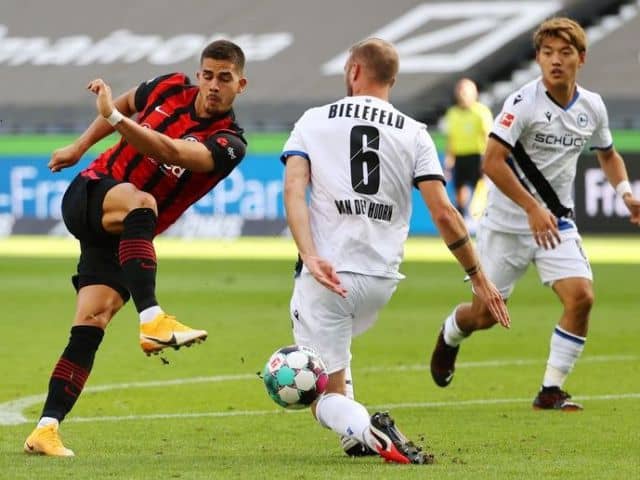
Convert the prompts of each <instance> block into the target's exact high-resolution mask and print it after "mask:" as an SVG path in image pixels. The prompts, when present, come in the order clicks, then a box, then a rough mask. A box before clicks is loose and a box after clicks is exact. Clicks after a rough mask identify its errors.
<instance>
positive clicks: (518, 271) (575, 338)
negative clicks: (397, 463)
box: [431, 17, 640, 411]
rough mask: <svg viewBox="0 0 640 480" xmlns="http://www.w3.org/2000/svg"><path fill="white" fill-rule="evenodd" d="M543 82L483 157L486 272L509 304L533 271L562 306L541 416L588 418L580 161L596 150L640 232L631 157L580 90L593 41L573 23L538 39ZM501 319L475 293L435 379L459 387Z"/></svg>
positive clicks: (459, 310) (511, 111)
mask: <svg viewBox="0 0 640 480" xmlns="http://www.w3.org/2000/svg"><path fill="white" fill-rule="evenodd" d="M533 40H534V45H535V49H536V61H537V62H538V64H539V66H540V69H541V71H542V77H541V78H539V79H537V80H535V81H533V82H530V83H528V84H526V85H525V86H523V87H522V88H521V89H520V90H518V91H516V92H514V93H513V94H512V95H511V96H509V97H508V98H507V100H506V101H505V103H504V107H503V109H502V112H501V113H500V114H499V115H498V117H497V118H496V121H495V124H494V126H493V129H492V132H491V134H490V138H489V143H488V145H487V150H486V153H485V157H484V170H485V173H486V174H487V175H488V176H489V177H490V178H491V180H492V181H493V182H494V184H495V185H494V186H493V187H492V190H491V191H490V193H489V201H488V204H487V208H486V210H485V213H484V217H483V218H482V220H481V222H480V229H479V231H478V252H479V254H480V259H481V263H482V268H483V269H484V270H485V271H486V272H487V275H488V277H489V278H490V279H491V280H492V281H493V282H494V283H495V284H496V286H497V287H498V288H499V289H500V293H501V294H502V295H503V297H504V298H505V299H507V298H508V297H509V295H510V294H511V293H512V291H513V288H514V286H515V283H516V281H517V280H518V279H519V278H520V277H521V276H522V274H524V272H525V271H526V269H527V267H528V265H529V263H534V264H535V266H536V268H537V270H538V274H539V276H540V279H541V281H542V282H543V283H544V284H545V285H548V286H551V287H552V288H553V291H554V292H555V293H556V295H557V296H558V298H559V299H560V301H561V302H562V305H563V312H562V316H561V317H560V321H559V322H558V324H557V326H556V327H555V328H554V331H553V333H552V335H551V345H550V353H549V359H548V361H547V368H546V371H545V374H544V378H543V381H542V387H541V389H540V391H539V392H538V394H537V396H536V397H535V399H534V401H533V407H534V408H535V409H551V410H564V411H572V410H580V409H582V406H581V405H579V404H577V403H575V402H572V401H570V398H571V397H570V395H569V394H568V393H567V392H566V391H564V390H563V384H564V382H565V380H566V378H567V375H568V374H569V372H570V371H571V369H572V368H573V366H574V365H575V363H576V361H577V359H578V357H579V356H580V354H581V353H582V350H583V348H584V343H585V340H586V335H587V328H588V323H589V312H590V310H591V306H592V304H593V289H592V274H591V267H590V265H589V261H588V259H587V258H586V256H585V255H584V253H583V251H582V248H581V239H580V235H579V233H578V230H577V229H576V225H575V223H574V220H573V211H572V207H573V199H572V188H573V182H574V179H575V175H576V163H577V161H578V157H579V155H580V152H581V151H582V150H583V147H585V146H586V145H587V144H590V145H591V149H592V150H596V155H597V158H598V161H599V163H600V166H601V168H602V170H603V171H604V173H605V175H606V176H607V179H608V180H609V182H610V183H611V185H613V186H614V187H615V189H616V191H617V193H618V195H619V196H620V197H621V198H622V199H623V201H624V203H625V205H626V206H627V208H628V209H629V212H630V214H631V217H630V220H631V222H632V223H635V224H640V202H639V201H638V200H637V199H635V198H634V196H633V194H632V192H631V186H630V184H629V181H628V177H627V171H626V168H625V165H624V161H623V160H622V157H621V156H620V155H619V154H618V153H617V152H616V150H615V149H614V148H613V143H612V138H611V132H610V131H609V125H608V123H609V122H608V118H607V110H606V107H605V105H604V103H603V102H602V98H601V97H600V95H598V94H596V93H593V92H590V91H588V90H586V89H584V88H582V87H581V86H579V85H577V84H576V76H577V72H578V70H579V69H580V67H581V66H582V65H583V64H584V62H585V55H586V48H587V39H586V35H585V32H584V30H583V29H582V28H581V27H580V25H578V24H577V23H576V22H574V21H573V20H571V19H568V18H561V17H559V18H552V19H550V20H547V21H545V22H543V23H542V24H541V25H540V26H539V27H538V29H537V31H536V32H535V33H534V37H533ZM497 321H498V319H496V318H494V317H493V316H492V314H491V312H490V311H489V310H488V309H487V308H486V307H484V305H483V304H482V302H480V301H479V299H478V298H477V297H476V296H475V295H474V298H473V302H472V303H471V304H462V305H458V306H457V307H456V309H454V311H453V313H452V314H451V315H450V316H449V317H448V318H447V319H446V320H445V324H444V327H443V330H442V331H441V332H440V335H439V337H438V340H437V343H436V347H435V349H434V352H433V355H432V358H431V373H432V376H433V379H434V381H435V382H436V383H437V384H438V385H440V386H442V387H446V386H447V385H448V384H449V383H450V382H451V380H452V377H453V372H454V368H455V359H456V355H457V353H458V349H459V344H460V342H461V341H462V340H463V339H464V338H465V337H467V336H469V335H470V334H471V333H472V332H473V331H475V330H480V329H486V328H489V327H492V326H493V325H494V324H495V323H496V322H497Z"/></svg>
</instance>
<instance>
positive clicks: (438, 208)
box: [418, 180, 511, 328]
mask: <svg viewBox="0 0 640 480" xmlns="http://www.w3.org/2000/svg"><path fill="white" fill-rule="evenodd" d="M418 187H419V188H420V193H421V195H422V199H423V200H424V202H425V203H426V205H427V207H428V208H429V212H431V218H433V221H434V223H435V224H436V227H437V228H438V231H439V232H440V236H441V237H442V239H443V240H444V242H445V243H446V244H447V247H448V248H449V250H451V253H452V254H453V256H454V257H456V260H458V263H459V264H460V265H461V266H462V268H464V270H465V272H467V275H468V276H469V278H470V279H471V283H472V285H473V292H474V293H475V294H476V295H477V296H478V298H479V299H480V300H481V301H482V302H483V303H484V304H485V305H486V306H487V308H488V309H489V311H490V312H491V315H492V316H493V318H494V319H495V320H496V321H497V322H498V323H499V324H500V325H502V326H503V327H505V328H509V327H510V326H511V319H510V317H509V311H508V310H507V306H506V304H505V302H504V300H503V298H502V295H500V292H499V291H498V289H497V288H496V287H495V285H494V284H493V283H492V282H491V281H490V280H489V279H488V278H487V277H486V275H485V274H484V272H483V271H482V269H481V268H480V261H479V259H478V255H477V253H476V250H475V248H474V247H473V243H472V242H471V239H470V238H469V232H468V230H467V227H466V226H465V224H464V220H463V219H462V216H461V215H460V213H459V212H458V211H457V210H456V208H455V207H454V206H453V205H452V204H451V201H450V200H449V197H448V196H447V192H446V190H445V188H444V185H443V184H442V183H441V182H439V181H438V180H427V181H422V182H420V183H419V184H418Z"/></svg>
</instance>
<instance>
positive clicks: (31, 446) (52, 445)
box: [24, 423, 74, 457]
mask: <svg viewBox="0 0 640 480" xmlns="http://www.w3.org/2000/svg"><path fill="white" fill-rule="evenodd" d="M24 451H25V452H26V453H30V454H40V455H51V456H54V457H73V456H74V454H73V451H72V450H69V449H68V448H66V447H65V446H64V445H63V444H62V440H60V435H59V434H58V425H57V424H55V423H52V424H51V425H46V426H44V427H36V429H35V430H34V431H33V432H31V435H29V436H28V437H27V440H26V441H25V442H24Z"/></svg>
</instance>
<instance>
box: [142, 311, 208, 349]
mask: <svg viewBox="0 0 640 480" xmlns="http://www.w3.org/2000/svg"><path fill="white" fill-rule="evenodd" d="M207 335H208V333H207V332H206V330H194V329H193V328H190V327H187V326H186V325H183V324H182V323H180V322H178V321H177V320H176V317H174V316H171V315H167V314H166V313H160V314H158V315H157V316H156V318H154V319H153V320H152V321H151V322H147V323H143V324H141V325H140V347H142V351H144V353H146V354H147V355H151V354H152V353H153V354H157V353H158V352H160V350H162V349H164V348H167V347H172V348H174V349H175V350H177V349H179V348H180V347H182V346H187V347H188V346H190V345H192V344H194V343H200V342H204V341H205V340H206V338H207Z"/></svg>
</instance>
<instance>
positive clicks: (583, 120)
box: [578, 113, 589, 128]
mask: <svg viewBox="0 0 640 480" xmlns="http://www.w3.org/2000/svg"><path fill="white" fill-rule="evenodd" d="M588 123H589V118H588V117H587V114H586V113H580V114H579V115H578V126H579V127H582V128H584V127H586V126H587V124H588Z"/></svg>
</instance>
